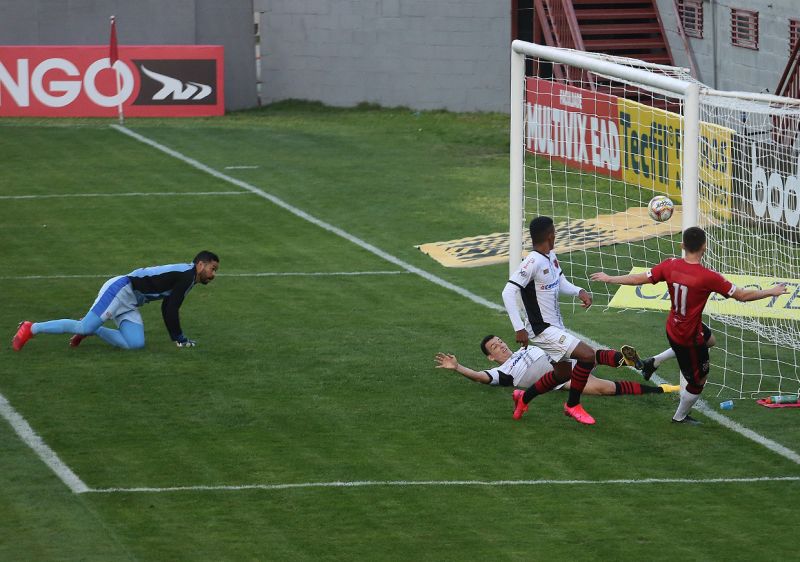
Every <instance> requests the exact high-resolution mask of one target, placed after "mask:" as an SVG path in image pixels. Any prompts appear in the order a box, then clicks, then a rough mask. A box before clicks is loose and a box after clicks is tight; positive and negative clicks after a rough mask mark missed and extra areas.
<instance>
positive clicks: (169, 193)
mask: <svg viewBox="0 0 800 562" xmlns="http://www.w3.org/2000/svg"><path fill="white" fill-rule="evenodd" d="M173 195H186V196H191V195H198V196H207V195H250V194H249V193H248V192H246V191H186V192H181V191H162V192H153V193H145V192H131V193H51V194H44V195H0V199H61V198H68V197H168V196H173Z"/></svg>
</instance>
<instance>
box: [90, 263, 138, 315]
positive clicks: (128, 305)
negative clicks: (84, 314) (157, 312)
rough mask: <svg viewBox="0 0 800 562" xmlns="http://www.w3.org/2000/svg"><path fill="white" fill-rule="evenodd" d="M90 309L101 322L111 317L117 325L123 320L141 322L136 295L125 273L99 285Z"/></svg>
mask: <svg viewBox="0 0 800 562" xmlns="http://www.w3.org/2000/svg"><path fill="white" fill-rule="evenodd" d="M91 311H92V312H94V313H95V314H97V315H98V316H99V317H100V319H101V320H102V321H103V322H106V321H108V320H111V319H113V320H114V322H115V323H116V324H117V327H119V325H120V324H121V323H122V321H123V320H128V321H129V322H133V323H135V324H143V323H144V322H142V315H141V314H140V313H139V309H138V308H137V307H136V296H135V295H134V294H133V288H131V282H130V280H129V279H128V277H127V276H125V275H120V276H118V277H112V278H111V279H109V280H108V281H106V282H105V283H103V286H102V287H100V291H98V293H97V298H96V299H95V300H94V304H92V308H91Z"/></svg>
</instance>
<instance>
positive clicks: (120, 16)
mask: <svg viewBox="0 0 800 562" xmlns="http://www.w3.org/2000/svg"><path fill="white" fill-rule="evenodd" d="M112 14H113V15H116V16H117V34H118V38H119V43H120V45H195V44H197V45H223V46H224V47H225V108H226V109H229V110H232V109H242V108H246V107H253V106H255V105H256V103H257V99H256V77H255V74H256V73H255V48H254V45H255V39H254V36H253V0H224V1H221V0H136V1H124V0H0V42H1V43H2V44H4V45H103V44H106V43H108V33H109V20H108V18H109V16H111V15H112Z"/></svg>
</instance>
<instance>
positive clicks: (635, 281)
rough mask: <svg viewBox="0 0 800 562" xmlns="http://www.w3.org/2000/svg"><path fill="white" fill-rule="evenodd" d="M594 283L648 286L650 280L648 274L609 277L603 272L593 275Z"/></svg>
mask: <svg viewBox="0 0 800 562" xmlns="http://www.w3.org/2000/svg"><path fill="white" fill-rule="evenodd" d="M590 279H591V280H592V281H600V282H602V283H611V284H613V285H647V284H648V283H650V278H649V277H648V276H647V274H646V273H629V274H628V275H609V274H607V273H605V272H603V271H598V272H597V273H592V275H591V277H590Z"/></svg>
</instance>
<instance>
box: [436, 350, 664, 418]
mask: <svg viewBox="0 0 800 562" xmlns="http://www.w3.org/2000/svg"><path fill="white" fill-rule="evenodd" d="M481 351H483V354H484V355H486V357H487V358H488V359H489V360H490V361H493V362H494V363H495V364H496V365H497V366H495V367H492V368H490V369H484V370H482V371H475V370H473V369H470V368H469V367H466V366H464V365H462V364H460V363H459V362H458V359H457V358H456V356H455V355H453V354H451V353H441V352H440V353H437V354H436V368H437V369H450V370H452V371H455V372H457V373H458V374H460V375H462V376H464V377H466V378H468V379H470V380H472V381H475V382H479V383H483V384H489V385H492V386H515V387H517V390H515V391H514V393H513V395H512V396H513V397H514V399H515V402H516V401H518V400H519V398H520V396H521V395H522V394H524V389H527V388H530V387H531V386H535V387H536V388H537V390H538V392H539V394H544V393H545V392H548V391H550V390H552V389H553V388H564V389H565V390H569V384H570V382H569V381H566V382H564V383H561V384H559V383H557V382H556V379H555V373H554V372H553V366H552V364H551V363H550V359H549V358H548V357H547V354H546V353H545V352H544V351H542V350H541V349H539V348H538V347H533V346H530V347H521V348H519V349H518V350H517V351H514V352H512V351H511V349H509V347H508V345H506V342H504V341H503V340H502V339H500V338H498V337H497V336H495V335H493V334H490V335H488V336H486V337H485V338H483V340H482V341H481ZM679 390H680V387H679V386H677V385H669V384H661V385H658V386H650V385H646V384H639V383H638V382H634V381H610V380H607V379H600V378H597V377H595V376H593V375H589V379H588V380H587V382H586V388H584V389H583V392H584V394H594V395H598V396H621V395H626V394H629V395H637V396H638V395H643V394H664V393H669V392H678V391H679ZM525 410H527V406H526V407H525V409H524V410H520V411H518V410H517V409H516V408H515V409H514V419H519V418H520V417H521V416H522V414H524V413H525Z"/></svg>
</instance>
